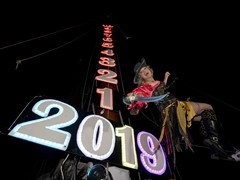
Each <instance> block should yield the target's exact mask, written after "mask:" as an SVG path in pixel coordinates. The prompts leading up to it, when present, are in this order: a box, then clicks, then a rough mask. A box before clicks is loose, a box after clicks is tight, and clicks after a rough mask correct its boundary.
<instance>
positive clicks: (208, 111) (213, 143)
mask: <svg viewBox="0 0 240 180" xmlns="http://www.w3.org/2000/svg"><path fill="white" fill-rule="evenodd" d="M190 104H191V105H192V107H193V109H194V111H195V113H196V115H195V117H194V118H193V119H192V120H193V121H201V135H202V136H203V137H204V140H203V143H204V144H205V145H206V146H208V147H209V148H210V149H211V150H212V157H215V156H217V157H218V156H221V157H223V158H228V155H227V154H226V153H225V151H224V150H223V148H222V147H221V146H220V145H219V140H218V130H217V117H216V114H215V112H214V110H213V107H212V106H211V105H210V104H207V103H199V102H190Z"/></svg>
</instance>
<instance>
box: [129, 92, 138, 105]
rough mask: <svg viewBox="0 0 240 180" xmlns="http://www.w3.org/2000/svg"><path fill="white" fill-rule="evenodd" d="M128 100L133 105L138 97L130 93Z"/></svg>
mask: <svg viewBox="0 0 240 180" xmlns="http://www.w3.org/2000/svg"><path fill="white" fill-rule="evenodd" d="M127 99H128V101H129V102H131V103H133V102H134V101H135V99H136V95H135V94H134V93H130V94H129V95H128V96H127Z"/></svg>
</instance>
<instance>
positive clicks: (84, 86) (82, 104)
mask: <svg viewBox="0 0 240 180" xmlns="http://www.w3.org/2000/svg"><path fill="white" fill-rule="evenodd" d="M96 47H97V41H95V45H94V47H93V50H92V53H91V57H90V61H89V63H88V67H87V73H86V78H85V81H84V85H83V93H82V102H81V108H82V109H83V106H84V103H83V102H84V94H85V90H86V84H87V80H88V74H89V69H90V66H91V62H92V59H93V55H94V52H95V49H96Z"/></svg>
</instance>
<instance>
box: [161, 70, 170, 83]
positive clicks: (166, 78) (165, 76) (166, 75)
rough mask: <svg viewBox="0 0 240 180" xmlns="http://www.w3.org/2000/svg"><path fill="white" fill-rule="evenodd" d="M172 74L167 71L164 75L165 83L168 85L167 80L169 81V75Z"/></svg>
mask: <svg viewBox="0 0 240 180" xmlns="http://www.w3.org/2000/svg"><path fill="white" fill-rule="evenodd" d="M170 75H171V74H170V73H169V72H168V71H167V72H165V75H164V79H163V82H164V84H165V85H167V82H168V77H169V76H170Z"/></svg>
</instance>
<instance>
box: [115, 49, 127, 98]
mask: <svg viewBox="0 0 240 180" xmlns="http://www.w3.org/2000/svg"><path fill="white" fill-rule="evenodd" d="M114 49H115V52H116V53H115V54H116V55H115V56H116V61H117V64H118V71H119V75H120V79H121V85H122V91H123V94H124V95H125V88H124V84H123V79H122V71H121V67H120V61H119V58H118V53H117V48H116V45H115V48H114Z"/></svg>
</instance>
